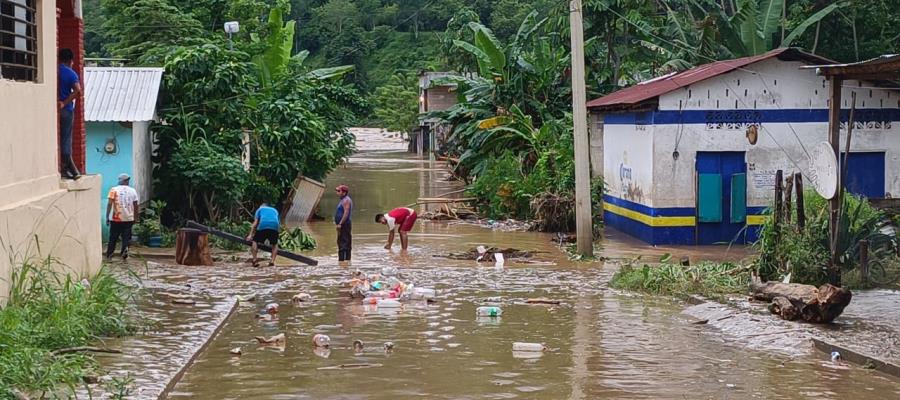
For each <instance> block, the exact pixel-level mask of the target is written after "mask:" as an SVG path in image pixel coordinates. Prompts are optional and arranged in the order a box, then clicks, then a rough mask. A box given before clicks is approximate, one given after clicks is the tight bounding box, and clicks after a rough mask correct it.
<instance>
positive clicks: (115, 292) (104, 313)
mask: <svg viewBox="0 0 900 400" xmlns="http://www.w3.org/2000/svg"><path fill="white" fill-rule="evenodd" d="M54 264H55V261H54V260H52V259H45V260H43V261H41V262H37V263H35V262H25V263H22V264H21V265H19V266H18V267H17V268H15V270H14V271H13V273H12V277H11V279H10V286H11V289H10V294H9V299H8V302H7V304H6V306H5V307H3V308H0V399H13V398H15V395H14V390H17V391H20V392H22V393H26V394H31V395H32V396H31V397H32V398H47V397H49V398H54V397H66V396H65V395H61V394H60V393H61V391H63V392H64V391H65V389H66V388H69V389H71V388H74V387H77V386H79V385H80V384H81V382H82V378H83V377H84V376H85V375H90V374H96V373H97V370H98V368H99V366H98V365H97V363H96V362H95V361H94V360H93V359H92V358H91V356H90V355H88V354H83V353H72V354H59V355H57V354H54V353H53V351H54V350H59V349H64V348H71V347H77V346H85V345H89V344H92V343H96V342H97V341H99V340H101V339H102V338H104V337H111V336H123V335H127V334H129V333H130V332H132V330H133V325H131V323H130V320H129V317H128V315H129V313H130V312H131V311H132V306H131V304H132V303H131V297H132V293H133V291H132V289H131V288H130V287H127V286H125V285H123V284H122V283H120V282H119V281H118V280H117V279H116V278H115V277H113V276H112V275H111V274H110V273H109V271H108V270H106V269H105V268H104V269H101V270H100V272H99V273H98V274H97V275H96V276H95V277H94V278H93V279H92V280H91V281H90V286H85V285H82V283H81V282H79V281H77V280H75V279H74V278H73V277H71V276H69V275H67V274H61V273H57V272H54V271H53V268H52V267H53V266H54Z"/></svg>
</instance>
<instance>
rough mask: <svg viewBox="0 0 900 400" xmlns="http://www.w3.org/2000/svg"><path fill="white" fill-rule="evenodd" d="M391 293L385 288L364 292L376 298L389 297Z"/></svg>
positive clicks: (367, 295)
mask: <svg viewBox="0 0 900 400" xmlns="http://www.w3.org/2000/svg"><path fill="white" fill-rule="evenodd" d="M391 295H392V293H391V292H390V291H387V290H375V291H371V292H366V297H369V298H376V299H389V298H391Z"/></svg>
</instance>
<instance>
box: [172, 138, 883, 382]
mask: <svg viewBox="0 0 900 400" xmlns="http://www.w3.org/2000/svg"><path fill="white" fill-rule="evenodd" d="M341 183H342V184H347V185H349V186H350V190H351V192H350V195H351V197H353V200H354V203H355V207H356V209H355V210H354V213H353V220H354V222H353V233H354V235H353V241H354V242H353V245H354V247H353V261H352V263H351V264H350V265H338V263H337V256H336V253H337V248H336V245H335V243H334V238H335V229H334V225H333V224H332V223H331V221H330V218H331V216H332V213H333V212H334V207H335V204H336V201H337V199H336V198H335V196H334V194H333V192H332V191H331V188H333V187H334V186H335V185H337V184H341ZM326 186H327V187H328V190H327V191H326V195H325V198H323V200H322V202H321V205H320V210H321V213H322V214H323V216H324V217H326V220H325V221H319V222H314V223H310V224H306V225H304V226H303V228H304V229H306V230H308V231H310V232H311V233H312V234H313V235H314V236H315V237H316V239H317V241H318V244H319V247H318V249H317V250H315V251H313V252H310V253H309V254H310V255H312V256H314V257H316V258H317V259H319V261H320V264H319V266H318V267H303V266H279V267H276V268H269V269H263V270H261V271H260V270H255V271H254V270H251V269H250V268H249V267H247V266H245V265H234V266H231V267H233V268H231V270H232V272H229V273H227V274H222V273H220V275H221V277H220V279H221V280H223V281H224V280H231V281H233V282H234V285H232V289H231V293H233V294H246V293H249V292H251V291H256V292H257V293H258V298H257V299H256V301H255V302H248V303H241V304H240V305H239V306H238V307H239V308H238V309H237V311H236V313H235V314H234V316H232V317H231V319H230V320H229V321H228V322H227V323H226V324H225V326H224V327H223V328H222V330H221V332H220V333H219V334H218V336H216V337H215V339H213V341H212V342H211V343H210V345H209V347H208V348H207V349H206V350H205V351H204V352H203V353H201V354H200V356H199V358H198V359H197V361H196V362H195V364H194V365H193V366H192V367H191V368H190V369H189V370H188V371H187V373H186V374H185V375H184V377H183V379H182V380H181V382H180V383H179V384H178V385H176V386H175V388H174V390H172V391H171V392H170V393H169V398H172V399H187V398H197V399H405V398H412V397H414V396H415V397H423V398H430V399H507V398H510V399H511V398H517V399H597V398H609V399H660V398H664V399H887V398H900V383H898V380H897V379H896V378H893V377H890V376H887V375H883V374H881V373H878V372H874V371H870V370H865V369H862V368H859V367H857V366H851V367H845V366H836V365H833V364H831V363H830V362H828V360H827V357H826V356H825V355H823V354H821V353H815V352H812V351H810V350H809V348H803V349H783V350H784V351H781V352H766V351H759V350H752V349H749V348H747V347H744V346H741V345H739V344H736V343H733V342H729V341H728V340H726V339H723V338H722V336H720V335H717V334H716V333H715V332H713V331H711V330H710V328H709V327H706V326H704V325H695V324H692V323H691V322H692V320H691V319H690V318H688V317H686V316H685V315H683V314H682V313H681V311H682V309H683V308H684V305H682V304H679V303H677V302H675V301H673V300H670V299H660V298H651V297H643V296H635V295H628V294H623V293H618V292H616V291H613V290H610V289H608V288H607V287H606V286H607V285H606V283H607V282H608V280H609V278H610V277H611V276H612V274H613V273H614V272H615V266H614V265H613V263H608V264H604V263H603V262H599V261H598V262H593V263H580V262H572V261H569V259H568V257H567V255H566V254H565V252H563V251H561V249H560V248H559V247H558V245H556V244H555V243H553V242H552V240H551V239H552V238H553V235H549V234H541V233H534V232H504V231H501V230H491V229H488V228H485V227H482V226H478V225H474V224H468V223H459V222H449V223H448V222H430V221H424V220H422V219H420V220H419V222H417V224H416V227H415V228H414V230H413V232H412V233H411V235H410V250H409V252H408V253H401V252H400V251H399V243H397V244H395V250H393V251H392V252H389V251H387V250H385V249H384V248H383V246H384V243H385V239H386V236H387V235H386V228H385V227H384V226H382V225H379V224H376V223H375V222H374V220H373V216H374V214H375V213H378V212H385V211H389V210H390V209H391V208H393V207H399V206H406V205H409V204H412V203H414V202H416V199H417V198H419V197H436V196H437V195H440V194H443V193H447V192H450V191H453V190H455V189H457V188H458V187H459V184H458V183H455V182H449V181H447V179H446V172H445V171H444V170H443V168H442V166H441V165H440V164H438V163H430V162H428V161H421V160H419V159H417V158H415V157H414V156H411V155H408V154H406V153H403V152H398V151H389V150H377V151H374V150H373V151H366V152H362V153H359V154H357V155H356V156H355V157H353V158H351V159H350V162H349V163H348V164H347V165H346V166H345V167H343V168H341V169H339V170H337V171H335V172H334V173H332V174H331V175H330V177H329V179H328V181H327V182H326ZM478 245H484V246H487V247H500V248H506V247H512V248H517V249H521V250H530V251H538V252H539V253H538V254H537V255H536V256H535V260H534V262H530V263H521V262H516V261H515V260H513V261H512V262H507V264H506V268H500V269H498V268H495V267H494V266H493V265H486V264H482V265H479V264H478V263H476V262H475V261H474V260H473V261H460V260H452V259H446V258H438V257H434V255H437V254H446V253H453V252H457V253H458V252H464V251H468V250H470V249H472V248H474V247H476V246H478ZM599 253H600V254H602V255H603V256H604V257H609V258H625V257H633V256H637V255H642V256H644V257H646V259H647V260H648V261H649V260H653V259H655V258H658V257H659V256H661V255H663V254H666V253H672V255H673V256H675V257H681V256H689V257H690V258H691V260H699V259H702V258H710V259H727V260H739V259H741V258H743V257H745V256H746V255H747V250H746V249H743V248H733V249H730V250H727V251H726V248H725V247H690V248H652V247H647V246H645V245H642V244H640V242H636V241H633V240H632V239H629V238H627V237H623V236H622V235H617V234H615V233H612V235H611V237H610V238H607V239H605V240H604V245H603V248H602V249H601V250H600V252H599ZM385 266H393V267H397V268H398V269H399V272H400V277H401V279H402V280H403V281H405V282H408V283H414V284H415V285H416V286H419V287H432V288H435V289H436V290H437V293H438V295H437V302H436V303H434V304H427V303H425V302H419V303H416V302H411V303H407V304H405V305H404V307H403V308H400V309H396V308H378V307H376V306H364V305H361V304H360V301H359V300H358V299H350V298H349V296H348V295H347V288H346V287H345V286H343V285H342V283H343V282H344V281H346V280H347V279H349V278H350V277H351V274H352V273H353V272H354V271H356V270H357V269H359V270H362V271H365V272H367V273H373V272H378V271H381V269H382V267H385ZM191 269H192V270H194V269H198V268H197V267H191ZM186 274H187V275H190V274H188V273H186ZM260 275H268V276H265V277H262V279H261V282H259V283H258V285H257V284H255V283H254V282H255V281H254V279H259V278H261V277H260ZM300 292H306V293H310V294H312V296H313V301H311V302H305V303H301V304H298V305H292V304H291V297H292V296H293V295H295V294H297V293H300ZM536 297H546V298H551V299H556V300H560V301H561V302H562V304H559V305H529V304H525V303H524V301H525V300H526V299H529V298H536ZM270 302H277V303H279V304H280V305H281V307H280V313H279V317H278V319H277V320H275V321H261V320H258V319H256V318H255V317H256V315H258V314H259V313H260V312H261V310H262V308H263V307H264V306H265V304H267V303H270ZM482 305H497V306H500V307H501V308H502V310H503V314H502V316H501V317H499V318H476V316H475V315H476V312H475V309H476V308H477V307H479V306H482ZM279 333H284V334H285V335H286V337H287V340H286V344H285V345H283V346H279V347H272V346H269V347H263V346H260V345H258V344H257V343H256V341H255V340H254V339H253V338H254V337H255V336H267V337H268V336H273V335H276V334H279ZM317 333H324V334H327V335H329V336H330V338H331V344H332V346H331V348H330V349H329V350H319V349H314V348H313V346H312V336H313V335H315V334H317ZM354 340H360V341H362V342H363V343H364V344H365V346H364V348H363V350H362V351H361V352H358V351H355V350H354V349H353V348H352V343H353V342H354ZM385 342H393V344H394V348H393V350H392V351H389V352H388V351H385V350H384V344H385ZM513 342H535V343H543V344H544V345H545V346H547V347H548V348H549V351H547V352H543V353H514V352H513V351H512V344H513ZM810 346H811V345H810ZM235 347H240V348H241V349H242V353H243V354H242V355H241V356H233V355H231V354H229V350H230V349H232V348H235ZM810 348H811V347H810ZM351 364H366V366H367V367H366V368H346V367H348V366H349V367H352V365H351ZM342 365H343V366H345V368H341V366H342Z"/></svg>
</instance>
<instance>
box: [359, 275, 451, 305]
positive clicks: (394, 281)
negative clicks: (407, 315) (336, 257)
mask: <svg viewBox="0 0 900 400" xmlns="http://www.w3.org/2000/svg"><path fill="white" fill-rule="evenodd" d="M397 275H398V274H397V268H394V267H384V268H382V269H381V274H372V275H366V274H365V273H364V272H362V271H356V273H355V274H354V277H353V279H350V280H349V281H348V282H347V286H349V287H350V297H352V298H357V299H362V303H363V304H369V305H377V306H379V307H382V308H390V307H400V305H401V303H400V302H402V301H409V300H424V301H426V302H429V303H431V302H434V301H435V297H436V294H437V293H436V292H435V290H434V289H432V288H424V287H417V286H415V285H413V284H412V283H406V282H403V281H401V280H400V279H399V278H398V277H397Z"/></svg>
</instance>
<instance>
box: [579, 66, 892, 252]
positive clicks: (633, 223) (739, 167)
mask: <svg viewBox="0 0 900 400" xmlns="http://www.w3.org/2000/svg"><path fill="white" fill-rule="evenodd" d="M829 63H831V62H830V61H829V60H826V59H822V58H820V57H817V56H814V55H811V54H807V53H803V52H801V51H799V50H796V49H777V50H773V51H770V52H768V53H765V54H762V55H758V56H754V57H747V58H741V59H735V60H727V61H719V62H714V63H711V64H706V65H702V66H699V67H696V68H693V69H690V70H687V71H683V72H680V73H675V74H670V75H666V76H661V77H659V78H656V79H652V80H649V81H646V82H642V83H639V84H637V85H634V86H632V87H629V88H626V89H623V90H620V91H617V92H615V93H612V94H609V95H607V96H604V97H601V98H599V99H595V100H593V101H590V102H588V108H589V110H590V111H591V116H592V123H591V147H592V160H591V162H592V169H593V171H592V172H593V173H594V175H595V176H602V177H603V178H604V180H605V183H606V185H607V186H606V188H607V193H606V194H605V195H604V218H605V220H606V223H607V225H609V226H612V227H614V228H616V229H619V230H621V231H624V232H626V233H628V234H630V235H633V236H636V237H638V238H640V239H642V240H644V241H646V242H648V243H651V244H711V243H728V242H732V241H736V242H738V243H745V242H750V241H753V240H755V239H756V236H757V234H758V227H759V225H760V224H761V223H762V222H763V217H762V214H763V213H764V211H765V209H766V207H767V206H769V204H771V202H772V201H773V198H774V192H773V188H774V186H775V179H774V176H775V172H776V171H777V170H783V171H784V173H785V176H787V174H791V173H794V172H800V173H802V174H804V178H806V179H805V181H806V182H807V186H808V187H809V186H811V185H809V182H810V179H809V177H808V174H809V171H808V159H809V154H810V153H811V152H812V148H813V147H814V146H815V145H816V144H817V143H820V142H823V141H827V140H828V128H827V126H828V89H827V86H826V82H825V79H824V78H823V77H821V76H817V75H816V72H815V70H814V69H801V67H803V66H806V65H817V64H829ZM842 92H843V97H842V99H843V100H842V108H843V117H842V118H843V120H844V121H845V122H844V125H846V123H847V122H846V121H847V117H848V111H849V108H850V96H851V93H856V96H857V104H856V107H857V109H856V112H855V114H854V115H855V117H854V131H853V132H854V134H853V140H852V143H851V148H850V156H849V158H848V160H849V161H848V183H847V186H848V189H849V190H850V191H851V192H854V193H857V194H861V195H864V196H867V197H870V198H882V197H891V196H896V195H898V194H900V124H898V123H897V121H900V91H898V90H897V88H895V87H891V86H884V85H883V84H880V83H878V82H860V81H853V80H848V81H845V82H844V86H843V91H842ZM843 131H844V135H846V127H845V128H843ZM751 138H753V139H755V140H750V139H751ZM845 140H846V139H845V138H842V139H841V143H842V144H841V147H842V148H843V146H844V145H843V143H844V141H845Z"/></svg>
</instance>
